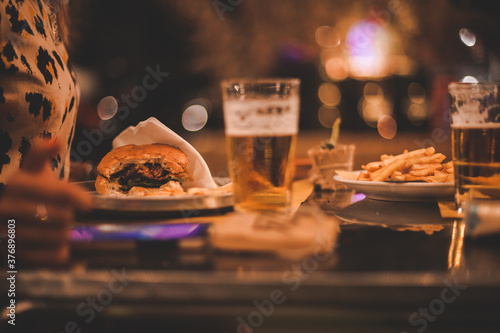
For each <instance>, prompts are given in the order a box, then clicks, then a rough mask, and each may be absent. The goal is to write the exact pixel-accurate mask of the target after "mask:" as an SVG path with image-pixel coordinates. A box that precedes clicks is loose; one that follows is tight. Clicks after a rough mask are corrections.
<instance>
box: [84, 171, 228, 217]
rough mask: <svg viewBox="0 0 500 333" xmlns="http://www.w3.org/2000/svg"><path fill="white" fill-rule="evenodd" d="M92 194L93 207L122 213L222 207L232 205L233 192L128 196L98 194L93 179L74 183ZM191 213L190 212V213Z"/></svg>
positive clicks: (141, 213) (148, 212) (152, 212)
mask: <svg viewBox="0 0 500 333" xmlns="http://www.w3.org/2000/svg"><path fill="white" fill-rule="evenodd" d="M76 184H78V185H80V186H82V187H84V188H86V189H87V190H88V191H89V192H90V194H91V195H92V199H93V204H94V209H95V210H97V211H107V212H114V213H124V214H132V215H134V214H139V215H140V216H143V215H147V214H157V213H168V212H187V211H202V210H212V209H223V208H228V207H231V206H232V205H233V202H234V198H233V193H217V194H207V195H179V196H147V197H140V196H130V197H117V196H108V195H100V194H98V193H97V192H96V191H95V186H94V184H95V181H93V180H92V181H84V182H79V183H76ZM191 215H192V214H191Z"/></svg>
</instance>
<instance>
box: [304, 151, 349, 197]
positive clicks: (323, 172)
mask: <svg viewBox="0 0 500 333" xmlns="http://www.w3.org/2000/svg"><path fill="white" fill-rule="evenodd" d="M354 152H355V146H354V145H353V144H347V145H346V144H339V145H337V146H336V147H335V148H333V149H327V148H323V147H321V145H317V146H314V147H312V148H310V149H309V150H308V152H307V154H308V155H309V158H310V159H311V163H312V168H311V171H310V173H309V179H310V180H311V181H312V183H313V184H314V187H315V189H317V190H330V191H340V190H342V191H350V190H351V189H350V188H349V187H347V186H345V185H344V184H342V183H340V182H338V181H336V180H334V179H333V177H334V176H335V175H336V173H335V171H336V170H343V171H352V166H353V161H354Z"/></svg>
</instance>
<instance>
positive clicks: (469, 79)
mask: <svg viewBox="0 0 500 333" xmlns="http://www.w3.org/2000/svg"><path fill="white" fill-rule="evenodd" d="M460 82H463V83H478V82H479V80H478V79H476V78H475V77H474V76H464V77H463V78H462V80H460Z"/></svg>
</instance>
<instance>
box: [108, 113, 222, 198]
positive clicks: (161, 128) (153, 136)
mask: <svg viewBox="0 0 500 333" xmlns="http://www.w3.org/2000/svg"><path fill="white" fill-rule="evenodd" d="M150 143H163V144H168V145H171V146H174V147H177V148H179V149H180V150H182V151H183V152H184V153H185V154H186V156H187V157H188V159H189V167H188V168H189V173H190V174H191V176H192V178H193V179H192V180H186V181H185V182H184V184H183V187H184V188H185V189H188V188H191V187H204V188H216V187H217V184H216V183H215V182H214V180H213V178H212V174H211V173H210V170H209V168H208V166H207V163H206V162H205V160H204V159H203V157H201V155H200V153H198V151H197V150H196V149H194V148H193V146H191V145H190V144H189V143H188V142H187V141H186V140H184V139H183V138H181V137H180V136H179V135H178V134H177V133H175V132H174V131H172V130H171V129H170V128H168V127H167V126H165V125H164V124H162V123H161V122H160V121H159V120H158V119H156V118H155V117H151V118H149V119H147V120H145V121H142V122H140V123H139V124H137V126H130V127H128V128H126V129H125V130H123V132H121V133H120V134H118V135H117V136H116V138H115V139H114V140H113V148H118V147H121V146H125V145H129V144H136V145H144V144H150Z"/></svg>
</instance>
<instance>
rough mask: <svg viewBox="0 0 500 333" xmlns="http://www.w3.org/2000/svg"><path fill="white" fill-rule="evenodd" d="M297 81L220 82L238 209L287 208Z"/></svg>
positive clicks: (293, 146) (295, 123)
mask: <svg viewBox="0 0 500 333" xmlns="http://www.w3.org/2000/svg"><path fill="white" fill-rule="evenodd" d="M298 85H299V81H298V80H296V79H284V80H257V81H254V80H244V81H237V82H235V81H228V82H223V83H222V89H223V102H224V105H223V108H224V123H225V131H226V148H227V155H228V164H229V173H230V176H231V180H232V182H233V190H234V200H235V209H236V210H243V211H285V212H286V211H288V210H289V207H290V203H291V187H292V181H293V172H294V170H293V169H294V158H295V145H296V141H297V132H298V120H299V97H298Z"/></svg>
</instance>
